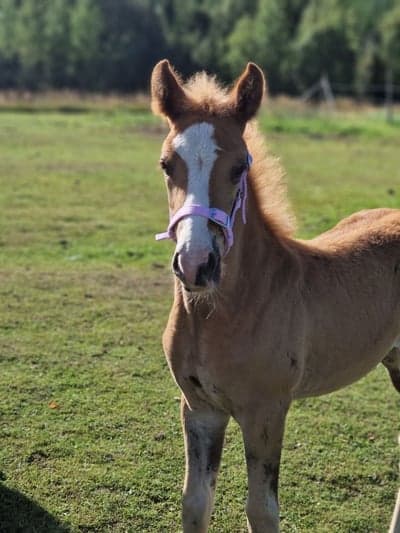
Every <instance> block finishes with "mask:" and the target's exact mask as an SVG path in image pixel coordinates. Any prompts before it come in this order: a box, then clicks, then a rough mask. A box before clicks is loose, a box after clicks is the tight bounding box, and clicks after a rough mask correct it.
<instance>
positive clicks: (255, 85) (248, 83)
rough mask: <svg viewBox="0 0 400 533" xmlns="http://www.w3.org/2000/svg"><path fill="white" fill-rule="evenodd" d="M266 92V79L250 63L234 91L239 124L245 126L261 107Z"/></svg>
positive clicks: (233, 95) (253, 64)
mask: <svg viewBox="0 0 400 533" xmlns="http://www.w3.org/2000/svg"><path fill="white" fill-rule="evenodd" d="M264 91H265V78H264V74H263V72H262V70H261V69H260V68H259V67H258V66H257V65H256V64H255V63H248V64H247V67H246V70H245V71H244V72H243V74H242V75H241V76H240V78H239V79H238V81H237V82H236V84H235V86H234V88H233V89H232V96H231V98H232V107H233V112H234V114H235V115H236V117H237V119H238V120H239V122H241V123H242V124H243V126H245V124H246V122H247V121H248V120H250V119H252V118H253V117H254V115H255V114H256V113H257V111H258V108H259V107H260V104H261V101H262V99H263V96H264Z"/></svg>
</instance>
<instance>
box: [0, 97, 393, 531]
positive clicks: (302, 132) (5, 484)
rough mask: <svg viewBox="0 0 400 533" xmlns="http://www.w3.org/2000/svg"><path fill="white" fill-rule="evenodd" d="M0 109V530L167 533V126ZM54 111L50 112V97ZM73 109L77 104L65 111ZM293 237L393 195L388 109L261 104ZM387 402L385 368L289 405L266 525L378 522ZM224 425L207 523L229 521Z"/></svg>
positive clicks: (233, 524) (218, 527) (171, 432)
mask: <svg viewBox="0 0 400 533" xmlns="http://www.w3.org/2000/svg"><path fill="white" fill-rule="evenodd" d="M34 111H35V112H28V110H27V109H25V108H24V109H23V110H21V109H19V111H18V112H17V111H16V110H10V109H8V110H7V107H5V108H3V109H2V111H1V113H0V124H1V127H0V228H1V232H0V439H1V440H0V442H1V445H0V480H1V481H0V531H1V532H2V533H3V532H5V533H8V532H10V533H13V532H40V533H42V532H57V533H61V532H92V531H93V532H95V531H96V532H128V531H129V532H135V533H136V532H168V533H169V532H178V531H179V530H180V526H179V514H180V491H181V484H182V478H183V467H184V460H183V443H182V438H181V430H180V423H179V403H178V397H179V393H178V390H177V389H176V387H175V385H174V384H173V382H172V379H171V377H170V375H169V372H168V369H167V366H166V363H165V361H164V357H163V355H162V350H161V344H160V336H161V332H162V329H163V326H164V323H165V320H166V317H167V313H168V308H169V305H170V300H171V275H170V274H169V268H168V262H169V257H170V253H171V251H172V246H171V244H170V243H155V242H154V241H153V234H154V233H155V232H157V231H161V230H163V229H164V227H165V224H166V221H167V220H166V217H167V208H166V201H165V192H164V187H163V183H162V178H161V175H160V173H159V171H158V168H157V163H158V157H159V149H160V144H161V139H162V136H163V127H162V126H161V125H160V124H159V122H158V121H157V120H156V119H154V118H152V117H151V116H150V115H149V114H148V113H147V112H146V111H145V110H144V109H143V108H142V107H138V108H137V109H135V108H132V109H119V108H112V107H111V108H108V109H107V110H102V109H101V107H99V106H95V108H94V109H92V110H91V111H90V112H84V111H85V110H84V109H74V110H73V109H69V111H70V112H68V113H66V112H60V111H59V110H54V109H51V108H49V109H45V110H44V109H41V108H35V109H34ZM64 111H65V110H64ZM71 111H75V112H71ZM261 121H262V126H263V129H264V130H265V133H266V135H267V137H268V139H269V143H270V146H271V149H272V151H273V152H274V153H275V154H277V155H279V156H280V157H281V159H282V162H283V164H284V166H285V168H286V170H287V179H288V182H289V187H290V197H291V199H292V202H293V205H294V208H295V211H296V214H297V215H298V220H299V230H298V235H299V236H301V237H310V236H313V235H315V234H317V233H318V232H320V231H323V230H325V229H327V228H328V227H330V226H332V225H333V224H334V223H335V222H336V221H337V220H338V219H339V218H341V217H343V216H345V215H347V214H349V213H351V212H353V211H355V210H357V209H361V208H365V207H375V206H380V205H382V206H390V207H400V153H399V135H400V124H399V123H394V124H392V125H387V124H385V123H384V122H383V121H382V119H381V117H379V116H375V115H369V114H368V115H366V114H363V115H361V116H358V115H355V114H351V115H339V116H334V117H332V116H331V117H327V116H325V115H317V116H315V115H307V114H304V113H301V114H300V113H295V112H293V113H288V112H284V111H279V110H278V111H276V112H274V113H267V112H264V113H263V114H262V117H261ZM399 406H400V398H399V396H397V393H396V392H395V391H394V389H393V388H392V387H391V385H390V383H389V380H388V378H387V376H386V373H385V371H384V369H383V368H378V369H376V370H375V371H374V372H372V373H371V374H370V375H369V376H367V377H366V378H365V379H363V380H362V381H361V382H359V383H357V384H355V385H353V386H351V387H349V388H347V389H345V390H343V391H341V392H339V393H335V394H332V395H329V396H325V397H322V398H318V399H310V400H303V401H299V402H296V403H295V404H294V405H293V407H292V410H291V412H290V415H289V419H288V424H287V432H286V438H285V443H284V452H283V461H282V473H281V513H282V531H283V532H284V533H289V532H290V533H294V532H360V533H366V532H382V533H383V532H385V531H387V529H388V525H389V522H390V517H391V512H392V509H393V505H394V501H395V495H396V491H397V488H398V466H397V465H398V457H399V451H398V449H397V433H398V430H399V415H398V411H399ZM244 470H245V469H244V460H243V451H242V443H241V440H240V435H239V433H238V429H237V427H236V426H235V425H234V424H231V425H230V427H229V431H228V435H227V439H226V446H225V451H224V459H223V464H222V469H221V474H220V480H219V484H218V489H217V499H216V510H215V514H214V517H213V520H212V527H211V531H213V532H214V533H237V532H244V531H245V517H244V503H245V498H246V479H245V472H244Z"/></svg>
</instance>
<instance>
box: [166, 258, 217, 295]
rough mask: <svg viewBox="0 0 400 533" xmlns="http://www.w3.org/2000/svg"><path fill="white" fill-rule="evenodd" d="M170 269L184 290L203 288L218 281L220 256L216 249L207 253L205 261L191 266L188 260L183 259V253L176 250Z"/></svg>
mask: <svg viewBox="0 0 400 533" xmlns="http://www.w3.org/2000/svg"><path fill="white" fill-rule="evenodd" d="M172 270H173V272H174V274H175V276H176V277H177V278H178V279H179V280H180V281H181V282H182V283H183V285H184V287H185V289H186V290H189V291H196V290H201V289H205V288H208V287H212V286H214V285H216V284H217V283H218V282H219V279H220V276H221V256H220V254H219V252H218V251H212V252H210V253H209V254H208V258H207V261H206V262H204V263H200V264H199V265H196V266H195V267H193V266H192V265H191V264H190V263H189V262H186V261H185V257H184V255H183V254H180V253H179V252H176V253H175V255H174V258H173V261H172Z"/></svg>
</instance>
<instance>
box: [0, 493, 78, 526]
mask: <svg viewBox="0 0 400 533" xmlns="http://www.w3.org/2000/svg"><path fill="white" fill-rule="evenodd" d="M0 531H1V533H39V532H40V533H68V532H69V531H70V529H69V528H68V527H67V526H65V525H63V524H62V523H61V522H59V521H58V520H57V519H56V518H54V517H53V516H51V515H50V514H49V513H48V512H47V511H46V510H45V509H43V508H42V507H40V506H39V505H38V504H37V503H35V502H34V501H33V500H31V499H29V498H28V497H26V496H24V495H23V494H21V493H20V492H18V491H16V490H13V489H10V488H8V487H6V486H4V485H3V484H2V483H0Z"/></svg>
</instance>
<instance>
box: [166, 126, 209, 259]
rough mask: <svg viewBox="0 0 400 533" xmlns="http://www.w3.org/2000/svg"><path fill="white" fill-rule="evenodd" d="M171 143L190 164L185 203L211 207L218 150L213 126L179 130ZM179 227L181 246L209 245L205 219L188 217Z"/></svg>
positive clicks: (199, 246)
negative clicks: (210, 194) (211, 182)
mask: <svg viewBox="0 0 400 533" xmlns="http://www.w3.org/2000/svg"><path fill="white" fill-rule="evenodd" d="M172 145H173V147H174V149H175V151H176V152H177V154H178V155H179V156H180V157H181V158H182V159H183V161H185V163H186V167H187V173H188V175H187V193H186V199H185V202H184V205H191V204H198V205H202V206H204V207H209V204H210V200H209V182H210V176H211V170H212V168H213V165H214V162H215V160H216V159H217V149H218V146H217V144H216V143H215V139H214V126H212V124H209V123H207V122H200V123H198V124H193V125H192V126H189V127H188V128H186V129H185V130H184V131H183V132H182V133H179V134H178V135H177V136H176V137H175V138H174V139H173V141H172ZM178 227H179V232H178V233H179V234H178V244H177V247H178V249H180V250H184V251H186V252H189V251H190V248H191V247H192V245H193V244H194V246H195V247H196V249H197V250H199V251H200V250H202V249H209V248H210V235H209V232H208V220H207V219H206V218H204V217H200V216H188V217H186V218H184V219H182V220H181V221H180V222H179V224H178Z"/></svg>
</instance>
